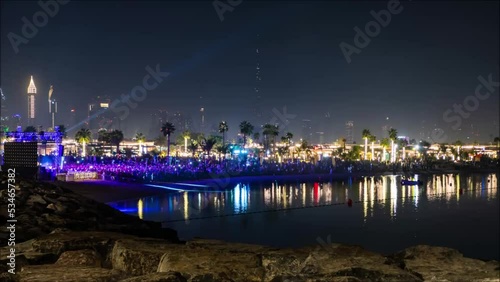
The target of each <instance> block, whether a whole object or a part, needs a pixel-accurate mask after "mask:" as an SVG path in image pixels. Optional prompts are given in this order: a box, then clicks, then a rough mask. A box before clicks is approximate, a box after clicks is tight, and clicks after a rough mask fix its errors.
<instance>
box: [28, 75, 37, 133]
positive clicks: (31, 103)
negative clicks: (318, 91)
mask: <svg viewBox="0 0 500 282" xmlns="http://www.w3.org/2000/svg"><path fill="white" fill-rule="evenodd" d="M35 94H36V86H35V82H34V81H33V76H31V80H30V85H29V86H28V125H34V124H35V121H34V120H35Z"/></svg>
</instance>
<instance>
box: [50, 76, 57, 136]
mask: <svg viewBox="0 0 500 282" xmlns="http://www.w3.org/2000/svg"><path fill="white" fill-rule="evenodd" d="M53 92H54V87H53V86H52V85H51V86H50V89H49V114H50V117H51V120H52V128H55V120H56V113H57V101H56V100H55V99H52V93H53Z"/></svg>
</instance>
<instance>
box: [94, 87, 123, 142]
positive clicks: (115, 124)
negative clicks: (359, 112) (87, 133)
mask: <svg viewBox="0 0 500 282" xmlns="http://www.w3.org/2000/svg"><path fill="white" fill-rule="evenodd" d="M110 104H111V99H110V98H109V97H107V96H97V97H95V98H93V99H92V101H91V102H90V103H89V104H88V108H87V127H88V128H89V129H90V130H91V131H92V132H93V133H96V134H97V131H99V130H100V129H108V130H111V129H120V128H119V127H120V124H119V121H120V120H119V119H118V118H116V116H115V115H114V114H113V112H112V111H110V110H109V105H110Z"/></svg>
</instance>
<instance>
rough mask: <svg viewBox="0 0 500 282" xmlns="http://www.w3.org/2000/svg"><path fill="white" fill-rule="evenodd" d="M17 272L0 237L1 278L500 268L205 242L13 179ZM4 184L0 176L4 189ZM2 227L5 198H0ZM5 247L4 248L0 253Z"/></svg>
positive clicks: (452, 253) (440, 256) (320, 276)
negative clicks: (182, 237)
mask: <svg viewBox="0 0 500 282" xmlns="http://www.w3.org/2000/svg"><path fill="white" fill-rule="evenodd" d="M18 184H19V186H20V187H22V189H19V190H18V191H17V192H16V219H17V225H16V246H15V248H16V254H17V256H16V267H15V269H16V274H15V275H12V274H9V273H8V272H7V269H8V266H7V263H8V262H9V259H8V258H7V256H8V254H9V249H10V247H6V246H7V238H8V236H9V233H8V231H6V230H7V229H6V225H4V228H2V232H1V233H0V241H1V243H2V248H1V249H0V255H1V258H0V261H1V269H2V274H1V276H0V281H75V282H76V281H124V282H125V281H128V282H135V281H158V282H159V281H171V282H174V281H179V282H180V281H186V282H188V281H189V282H196V281H197V282H202V281H206V282H209V281H228V282H229V281H242V282H246V281H269V282H271V281H272V282H279V281H282V282H284V281H288V282H299V281H325V282H326V281H500V264H499V262H497V261H489V262H485V261H481V260H476V259H471V258H464V257H463V256H462V254H460V253H459V252H458V251H456V250H454V249H450V248H443V247H433V246H423V245H421V246H415V247H410V248H407V249H405V250H403V251H401V252H398V253H396V254H393V255H389V256H383V255H381V254H377V253H374V252H370V251H367V250H365V249H363V248H362V247H359V246H350V245H341V244H330V245H323V246H312V247H305V248H300V249H277V248H269V247H265V246H258V245H247V244H237V243H228V242H221V241H215V240H207V239H196V240H192V241H189V242H182V241H180V240H179V239H178V237H177V233H176V232H175V231H174V230H172V229H163V228H161V226H160V224H159V223H154V222H147V221H143V220H140V219H138V218H136V217H133V216H129V215H125V214H123V213H121V212H119V211H117V210H114V209H113V208H111V207H109V206H107V205H105V204H101V203H99V202H96V201H94V200H90V199H88V198H85V197H83V196H81V195H79V194H76V193H74V192H71V191H70V190H68V189H65V188H62V187H59V186H58V185H57V184H51V183H37V182H33V181H26V180H25V181H20V182H18ZM6 186H7V181H6V178H5V177H4V176H2V187H6ZM0 196H1V197H0V205H1V211H0V219H1V220H2V222H3V223H5V222H6V220H7V214H6V211H7V203H8V202H7V191H6V190H2V191H1V194H0ZM4 246H5V247H4Z"/></svg>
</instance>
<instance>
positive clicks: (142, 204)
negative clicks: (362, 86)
mask: <svg viewBox="0 0 500 282" xmlns="http://www.w3.org/2000/svg"><path fill="white" fill-rule="evenodd" d="M420 178H422V177H420ZM399 180H400V176H394V175H393V176H380V177H364V178H361V179H356V180H354V181H353V182H357V183H352V185H353V186H352V187H351V188H348V183H347V182H346V183H344V184H342V183H341V182H325V183H314V182H309V183H299V184H295V183H294V184H284V185H278V184H277V183H276V182H275V183H269V186H267V187H266V186H263V187H262V188H257V189H259V190H257V191H255V190H253V191H252V193H253V194H252V196H251V197H254V198H253V201H252V203H251V202H250V195H251V194H250V191H251V188H250V187H251V186H249V185H243V184H241V183H240V184H237V185H236V186H235V187H233V189H231V190H226V191H224V192H216V193H213V192H206V191H205V192H198V191H196V192H194V191H190V192H188V191H183V192H181V193H169V194H167V195H166V196H164V198H157V197H148V198H142V199H139V200H132V201H128V202H127V201H126V202H125V206H123V205H124V204H120V206H119V207H118V208H119V209H121V210H128V211H130V212H129V213H132V212H131V211H132V210H134V212H133V213H134V214H135V215H137V216H138V217H139V218H141V219H143V218H150V217H151V216H150V215H148V213H161V214H168V217H169V218H170V217H171V215H172V217H175V216H177V219H180V218H183V219H184V220H186V221H188V220H189V219H190V217H192V216H205V214H206V213H214V214H217V215H221V214H232V213H235V214H239V213H245V212H255V211H257V210H261V211H262V210H264V211H265V210H275V209H289V208H301V207H311V206H315V205H330V204H340V205H345V204H346V203H347V200H348V199H350V198H351V199H353V200H354V199H359V201H360V203H359V205H358V204H357V203H355V204H354V205H353V207H354V208H356V206H357V207H358V208H360V209H363V215H362V216H363V220H364V221H365V222H367V221H368V220H370V218H373V217H374V216H375V215H374V214H375V213H377V211H376V209H377V210H378V208H375V206H380V207H382V208H386V209H385V210H386V211H387V208H388V209H389V211H390V212H389V213H386V215H387V216H390V217H391V218H395V217H396V216H397V214H398V212H399V213H400V214H401V209H402V208H404V209H405V210H406V206H408V205H409V206H410V207H413V208H414V209H416V210H417V211H418V208H419V207H420V206H421V201H422V198H421V196H424V197H425V198H424V200H426V201H436V200H439V201H442V203H446V204H452V205H459V204H460V201H463V200H464V199H466V198H467V199H471V198H472V199H477V198H482V199H485V200H488V201H491V200H495V199H498V195H497V188H498V175H497V174H489V175H484V176H482V175H478V174H472V175H469V176H464V175H459V174H441V175H432V176H429V177H428V178H426V177H424V178H423V179H422V180H423V181H424V182H426V185H425V186H401V185H400V183H399ZM415 180H417V181H418V180H419V177H418V176H415ZM368 182H370V183H368ZM356 185H358V189H356V188H355V187H356ZM162 188H164V187H162ZM353 188H354V189H353ZM399 189H401V192H400V191H399ZM227 193H229V194H227ZM343 193H344V194H343ZM400 198H401V199H400ZM190 201H198V203H195V202H191V205H190ZM398 201H401V202H399V203H398ZM212 203H213V207H215V208H214V209H210V211H206V210H208V209H203V207H205V206H211V207H212V205H211V204H212ZM398 204H399V205H401V204H402V205H401V206H399V207H398ZM226 205H228V206H229V207H228V209H225V208H224V207H225V206H226ZM196 207H197V208H196ZM398 208H399V209H400V211H398ZM191 209H193V210H197V211H196V212H195V213H193V212H192V210H191ZM377 216H378V215H377Z"/></svg>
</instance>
